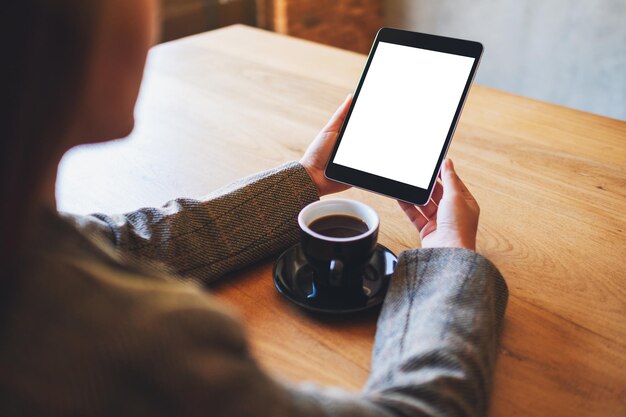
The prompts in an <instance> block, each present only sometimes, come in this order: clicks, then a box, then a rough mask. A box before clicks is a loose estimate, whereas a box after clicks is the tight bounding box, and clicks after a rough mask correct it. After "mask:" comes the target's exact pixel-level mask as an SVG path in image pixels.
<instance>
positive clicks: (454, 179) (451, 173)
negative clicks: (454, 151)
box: [441, 159, 463, 195]
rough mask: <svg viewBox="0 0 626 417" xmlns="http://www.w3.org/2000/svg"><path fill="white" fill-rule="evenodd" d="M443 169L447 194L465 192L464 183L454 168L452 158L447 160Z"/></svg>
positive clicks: (444, 187) (442, 175)
mask: <svg viewBox="0 0 626 417" xmlns="http://www.w3.org/2000/svg"><path fill="white" fill-rule="evenodd" d="M442 171H443V172H442V174H441V181H442V182H443V189H444V190H445V194H448V195H453V194H461V193H462V192H463V183H462V182H461V179H460V178H459V176H458V175H457V173H456V171H455V170H454V164H453V162H452V160H451V159H446V160H445V162H444V163H443V170H442Z"/></svg>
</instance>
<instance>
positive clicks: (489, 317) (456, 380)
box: [304, 248, 508, 417]
mask: <svg viewBox="0 0 626 417" xmlns="http://www.w3.org/2000/svg"><path fill="white" fill-rule="evenodd" d="M507 300H508V289H507V285H506V283H505V281H504V279H503V277H502V275H501V274H500V273H499V271H498V270H497V269H496V267H495V266H494V265H493V264H492V263H491V262H489V261H488V260H487V259H486V258H484V257H482V256H481V255H479V254H477V253H475V252H472V251H469V250H465V249H453V248H433V249H418V250H411V251H406V252H404V253H402V255H401V256H400V259H399V262H398V269H397V271H396V273H395V274H394V277H393V280H392V284H391V286H390V289H389V292H388V294H387V297H386V300H385V303H384V306H383V309H382V311H381V315H380V317H379V320H378V328H377V332H376V340H375V345H374V351H373V355H372V370H371V374H370V378H369V380H368V382H367V384H366V386H365V388H364V390H363V392H362V393H361V394H360V395H358V396H356V395H351V394H346V393H343V392H342V391H340V390H328V389H320V388H315V387H307V388H304V392H306V393H308V395H309V399H308V401H309V404H311V405H310V406H311V407H313V408H315V407H316V408H319V409H320V410H321V412H320V414H318V415H327V416H337V417H339V416H341V417H343V416H352V415H359V416H370V415H371V416H375V415H377V416H433V417H434V416H446V417H448V416H476V417H477V416H485V415H487V412H488V407H489V398H490V391H491V385H492V378H493V371H494V365H495V362H496V357H497V352H498V349H497V347H498V342H499V335H500V329H501V327H502V323H503V319H504V312H505V308H506V304H507ZM314 414H315V413H311V415H314Z"/></svg>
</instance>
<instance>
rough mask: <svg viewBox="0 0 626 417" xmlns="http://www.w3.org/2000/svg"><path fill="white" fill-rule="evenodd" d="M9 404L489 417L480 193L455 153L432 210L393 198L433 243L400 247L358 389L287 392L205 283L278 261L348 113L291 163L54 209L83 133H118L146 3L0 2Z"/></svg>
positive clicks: (492, 343) (8, 408) (144, 45)
mask: <svg viewBox="0 0 626 417" xmlns="http://www.w3.org/2000/svg"><path fill="white" fill-rule="evenodd" d="M3 8H4V10H3V14H2V19H3V20H4V21H3V22H0V23H1V25H0V27H1V28H2V29H1V30H3V31H4V32H5V33H3V36H2V39H4V40H9V43H8V45H7V46H6V47H5V48H3V53H4V58H5V62H6V63H9V64H10V65H3V71H4V72H5V74H4V76H3V77H2V82H3V83H4V87H5V91H6V94H3V97H4V98H5V100H7V101H8V111H7V112H3V114H2V117H3V120H2V125H1V126H2V127H1V128H2V129H3V130H2V145H1V146H2V149H1V158H2V173H1V174H2V178H1V179H2V191H1V192H2V194H1V196H2V209H1V210H2V217H1V222H2V223H1V224H2V248H1V249H2V254H3V258H2V265H1V267H2V269H1V270H2V271H3V273H2V280H0V282H1V285H2V287H1V288H0V289H1V292H0V293H1V294H2V295H1V297H2V301H1V304H0V337H1V339H0V340H1V341H2V343H1V344H0V415H2V416H5V417H8V416H40V415H49V416H70V415H72V416H75V415H89V416H98V415H102V416H110V415H115V416H126V415H128V416H144V415H146V416H187V415H189V416H195V415H198V416H200V415H214V416H322V415H325V416H409V415H419V416H424V415H428V416H444V415H445V416H456V415H472V416H474V415H475V416H478V415H485V414H486V412H487V407H488V398H489V391H490V387H491V378H492V372H493V366H494V362H495V358H496V348H497V340H498V332H499V330H498V329H499V328H500V325H501V322H502V318H503V315H504V309H505V306H506V301H507V290H506V285H505V283H504V281H503V279H502V277H501V276H500V274H499V273H498V271H497V270H496V268H495V267H494V266H493V265H492V264H491V263H490V262H489V261H487V260H486V259H485V258H483V257H481V256H480V255H478V254H476V253H475V252H474V249H475V239H476V229H477V224H478V205H477V204H476V202H475V200H474V199H473V197H472V196H471V194H470V193H469V191H468V190H467V188H466V187H465V186H464V185H463V183H462V181H461V180H460V179H459V178H458V176H457V175H456V173H455V171H454V167H453V165H452V163H451V162H450V161H447V162H446V163H445V165H444V169H443V173H442V183H443V185H441V184H440V185H438V187H437V189H436V190H435V193H434V195H433V201H431V202H430V203H429V204H428V205H427V206H426V207H423V208H421V209H419V210H418V209H417V208H416V207H414V206H411V205H408V204H401V206H402V208H403V210H404V211H405V212H406V214H407V215H408V216H409V218H410V219H411V221H412V222H413V224H414V225H415V226H416V228H417V229H418V230H419V232H420V235H421V237H422V246H423V248H422V249H417V250H410V251H406V252H404V253H402V254H401V256H400V259H399V263H398V268H397V272H396V274H395V275H394V278H393V280H392V284H391V287H390V290H389V293H388V295H387V299H386V300H385V304H384V307H383V309H382V312H381V315H380V318H379V322H378V331H377V335H376V344H375V348H374V353H373V362H372V373H371V376H370V378H369V381H368V383H367V385H366V387H365V388H364V389H363V391H362V392H361V393H359V394H353V393H347V392H343V391H341V390H338V389H322V388H316V387H310V386H307V387H295V386H286V385H283V384H281V383H278V382H276V381H274V380H272V379H271V378H270V377H268V376H267V375H266V374H265V373H264V372H263V371H262V370H260V369H259V367H258V366H257V364H256V363H255V362H254V360H253V359H252V358H251V357H250V354H249V351H248V347H247V344H246V340H245V336H244V334H243V331H242V327H241V325H240V323H238V322H237V320H236V319H234V318H232V316H231V315H230V314H229V313H228V312H227V311H225V310H224V309H223V308H222V307H220V305H219V304H218V303H217V302H216V301H215V300H213V299H211V298H209V297H207V295H206V294H205V293H203V292H202V291H201V290H200V289H199V288H197V287H196V286H193V285H190V284H189V283H184V282H180V281H179V280H175V279H172V277H173V276H179V277H183V278H186V279H187V280H189V279H191V280H198V281H207V280H214V279H217V278H219V277H221V276H223V275H224V274H225V273H226V272H228V271H231V270H233V269H236V268H241V267H243V266H244V265H247V264H250V263H253V262H255V261H257V260H259V259H261V258H264V257H267V256H270V255H275V254H277V253H278V252H279V251H280V250H282V249H284V248H285V247H287V246H288V245H290V244H291V243H293V242H294V241H295V240H296V238H297V224H296V215H297V213H298V212H299V210H300V209H301V208H302V207H304V206H305V205H306V204H308V203H310V202H312V201H314V200H315V199H317V198H318V197H319V196H320V195H325V194H329V193H333V192H337V191H340V190H342V189H344V186H342V185H339V184H336V183H333V182H330V181H328V180H326V179H325V178H324V176H323V167H324V165H325V163H326V160H327V158H328V155H329V152H330V149H331V147H332V145H333V143H334V141H335V139H336V135H337V130H338V128H339V126H340V125H341V122H342V120H343V118H344V117H345V113H346V110H347V108H348V105H349V100H346V102H345V103H343V104H342V106H341V107H340V108H339V109H338V111H337V113H336V114H335V115H334V116H333V117H332V119H331V120H330V122H329V124H328V125H327V126H326V127H325V128H324V129H323V130H322V132H321V133H320V135H318V137H317V138H316V139H315V141H314V142H313V143H312V145H311V146H310V148H309V149H308V150H307V152H306V154H305V155H304V157H303V158H302V160H301V161H300V162H299V163H295V162H294V163H288V164H285V165H283V166H281V167H278V168H276V169H274V170H271V171H268V172H264V173H261V174H258V175H255V176H253V177H250V178H247V179H244V180H242V181H240V182H238V183H235V184H233V185H231V186H230V187H227V188H225V189H223V190H221V191H219V192H217V193H215V194H213V195H211V196H210V197H209V198H208V199H206V200H204V201H195V200H189V199H180V200H176V201H174V202H171V203H169V204H168V205H167V206H166V207H164V208H162V209H143V210H140V211H137V212H134V213H129V214H126V215H119V216H107V215H93V216H83V217H79V216H69V215H60V214H59V213H57V212H56V209H55V200H54V184H55V177H56V167H57V165H58V163H59V160H60V158H61V156H62V155H63V153H64V152H65V151H66V150H68V149H69V148H71V147H72V146H75V145H78V144H81V143H94V142H101V141H106V140H110V139H113V138H117V137H123V136H126V135H127V134H128V133H130V131H131V130H132V128H133V123H134V121H133V108H134V105H135V100H136V97H137V93H138V90H139V85H140V82H141V78H142V72H143V66H144V62H145V58H146V54H147V51H148V49H149V47H150V45H151V42H152V39H153V37H154V23H153V22H154V20H155V19H154V14H155V5H154V4H153V1H152V0H133V1H128V0H91V1H85V0H57V1H55V2H50V1H49V0H24V1H20V2H10V4H8V5H5V6H3Z"/></svg>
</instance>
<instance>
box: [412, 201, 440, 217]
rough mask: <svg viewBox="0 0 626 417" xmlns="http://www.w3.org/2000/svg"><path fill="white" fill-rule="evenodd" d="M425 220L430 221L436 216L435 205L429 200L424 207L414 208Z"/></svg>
mask: <svg viewBox="0 0 626 417" xmlns="http://www.w3.org/2000/svg"><path fill="white" fill-rule="evenodd" d="M416 208H417V209H418V210H419V211H420V212H421V213H422V214H423V215H424V217H426V218H427V219H431V218H433V217H434V216H435V214H437V208H438V207H437V204H435V202H434V201H433V200H432V199H430V200H429V201H428V203H427V204H426V205H425V206H422V207H416Z"/></svg>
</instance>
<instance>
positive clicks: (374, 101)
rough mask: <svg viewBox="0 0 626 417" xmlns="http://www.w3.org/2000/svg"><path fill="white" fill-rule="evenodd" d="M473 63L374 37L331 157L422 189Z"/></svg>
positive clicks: (468, 60) (427, 182) (345, 163)
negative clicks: (373, 51)
mask: <svg viewBox="0 0 626 417" xmlns="http://www.w3.org/2000/svg"><path fill="white" fill-rule="evenodd" d="M473 64H474V58H469V57H464V56H458V55H452V54H447V53H443V52H435V51H429V50H425V49H418V48H412V47H408V46H402V45H396V44H391V43H387V42H379V44H378V47H377V49H376V54H375V55H374V58H373V60H372V62H371V64H370V68H369V70H368V73H367V76H366V78H365V82H364V83H363V86H362V87H361V91H360V93H359V97H358V99H357V102H356V104H355V107H354V109H353V110H352V115H351V116H350V120H349V122H348V126H347V128H346V131H345V132H344V135H343V138H342V139H341V144H340V145H339V149H338V150H337V153H336V155H335V159H334V162H335V163H336V164H339V165H344V166H347V167H350V168H354V169H358V170H360V171H365V172H369V173H371V174H375V175H378V176H381V177H385V178H389V179H392V180H395V181H399V182H403V183H406V184H410V185H414V186H417V187H420V188H428V184H429V182H430V178H431V176H432V174H433V171H434V169H435V165H436V164H437V160H438V158H439V154H440V153H441V149H442V148H443V145H444V142H445V140H446V136H447V134H448V130H449V129H450V125H451V124H452V119H453V118H454V113H455V112H456V108H457V106H458V104H459V101H460V100H461V95H462V94H463V89H464V88H465V83H466V82H467V78H468V77H469V74H470V71H471V69H472V65H473Z"/></svg>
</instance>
